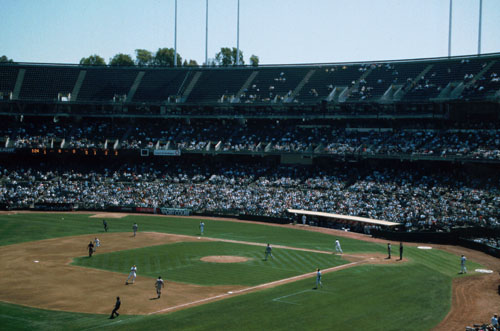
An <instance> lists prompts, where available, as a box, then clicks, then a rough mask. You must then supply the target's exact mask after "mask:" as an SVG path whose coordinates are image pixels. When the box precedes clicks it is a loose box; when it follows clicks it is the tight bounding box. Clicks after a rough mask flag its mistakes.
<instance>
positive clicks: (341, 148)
mask: <svg viewBox="0 0 500 331" xmlns="http://www.w3.org/2000/svg"><path fill="white" fill-rule="evenodd" d="M0 134H1V133H0ZM4 134H5V136H7V135H8V134H10V136H11V137H12V141H13V143H12V145H11V146H9V147H16V148H42V147H47V148H61V147H62V148H105V147H106V148H108V149H112V148H117V149H133V150H134V149H137V150H138V149H141V148H150V149H179V150H181V151H200V152H202V151H207V150H216V151H223V152H233V153H238V152H281V153H291V152H295V153H304V152H315V153H322V154H330V155H337V156H345V155H361V156H378V155H380V156H387V155H393V156H394V155H412V156H433V157H438V158H447V157H458V158H464V159H476V160H500V129H499V128H498V127H497V126H495V125H479V126H470V127H466V128H452V129H450V128H448V129H442V128H435V127H431V128H427V127H424V128H422V127H420V126H417V125H415V126H410V127H403V128H373V127H372V128H346V127H338V126H335V124H332V123H330V124H328V123H326V124H323V125H301V124H300V123H297V122H294V121H279V120H278V121H256V122H252V123H246V124H241V123H238V122H237V121H231V120H203V121H186V120H168V121H158V122H156V123H151V121H146V122H137V123H125V124H123V125H122V126H117V125H112V123H111V122H109V121H95V122H92V121H86V122H84V123H67V124H65V125H47V124H45V123H40V124H37V123H36V122H31V123H29V124H27V125H24V126H22V127H20V128H19V129H18V130H17V131H15V132H12V129H9V131H8V132H7V131H6V132H4ZM5 136H4V137H5Z"/></svg>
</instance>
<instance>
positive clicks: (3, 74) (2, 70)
mask: <svg viewBox="0 0 500 331" xmlns="http://www.w3.org/2000/svg"><path fill="white" fill-rule="evenodd" d="M18 71H19V67H17V66H11V65H0V92H12V91H13V90H14V86H15V85H16V79H17V72H18Z"/></svg>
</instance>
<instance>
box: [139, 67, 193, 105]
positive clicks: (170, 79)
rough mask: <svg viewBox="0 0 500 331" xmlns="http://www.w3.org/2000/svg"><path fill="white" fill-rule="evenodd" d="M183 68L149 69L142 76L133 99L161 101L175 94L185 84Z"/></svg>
mask: <svg viewBox="0 0 500 331" xmlns="http://www.w3.org/2000/svg"><path fill="white" fill-rule="evenodd" d="M189 72H190V71H187V70H185V69H149V70H146V72H145V74H144V77H142V81H141V84H140V85H139V87H138V88H137V91H136V92H135V95H134V99H133V101H137V102H163V101H165V100H168V97H169V96H176V95H178V93H180V88H181V86H182V85H183V83H184V85H187V83H188V82H184V81H185V80H186V75H188V73H189Z"/></svg>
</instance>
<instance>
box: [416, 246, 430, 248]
mask: <svg viewBox="0 0 500 331" xmlns="http://www.w3.org/2000/svg"><path fill="white" fill-rule="evenodd" d="M417 248H418V249H432V247H431V246H418V247H417Z"/></svg>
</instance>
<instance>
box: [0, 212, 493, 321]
mask: <svg viewBox="0 0 500 331" xmlns="http://www.w3.org/2000/svg"><path fill="white" fill-rule="evenodd" d="M92 216H93V215H92V214H81V213H78V214H76V213H65V214H64V218H65V221H64V222H65V223H63V225H62V226H63V227H64V228H67V229H72V231H69V232H74V235H71V236H66V234H64V236H62V237H61V236H60V235H58V232H54V230H55V228H54V227H55V226H57V227H59V226H61V223H60V222H61V221H59V217H57V215H55V214H50V213H49V214H33V213H17V214H12V213H11V214H10V215H7V214H0V226H2V227H5V226H8V224H10V223H11V222H17V223H18V224H19V223H20V224H22V225H27V224H28V223H34V224H36V223H37V222H41V223H40V226H43V227H45V228H47V229H48V231H47V233H38V232H34V233H31V234H30V235H29V236H27V237H23V236H19V235H18V234H17V233H16V231H13V232H12V233H11V235H10V236H9V238H2V237H0V238H1V239H2V242H6V240H7V244H4V245H2V246H0V256H1V262H2V265H4V266H5V268H3V269H2V270H0V276H1V277H2V279H4V282H1V283H0V301H3V302H5V303H9V305H5V304H2V305H0V307H1V309H2V310H5V309H8V310H9V311H13V312H14V311H16V309H22V310H23V311H25V312H23V314H25V313H29V311H30V308H28V307H34V308H38V309H44V311H46V314H49V315H50V314H54V313H56V312H57V311H61V312H62V311H64V312H67V313H66V314H75V313H76V314H78V313H87V314H95V318H92V321H88V323H90V324H88V326H90V325H96V326H97V325H99V324H98V323H99V322H98V319H99V316H107V315H109V311H110V305H105V304H103V302H111V304H112V303H113V299H114V298H115V297H116V296H117V295H119V296H120V299H121V302H122V304H121V308H120V316H119V317H116V318H117V319H121V320H122V322H121V323H120V327H123V326H125V325H129V326H130V327H133V325H137V324H136V323H138V320H137V321H136V319H137V318H138V316H150V317H147V318H149V319H150V321H149V322H148V325H151V326H152V325H154V324H155V323H156V322H155V321H156V319H157V318H158V317H159V316H165V318H166V320H165V318H163V317H162V318H161V321H162V323H167V324H169V323H170V322H168V321H169V320H170V318H173V320H175V319H176V318H175V316H177V314H182V315H184V314H188V315H189V314H190V313H189V312H190V311H191V310H192V309H195V310H196V312H195V314H200V313H201V312H202V311H204V310H207V314H209V315H210V314H212V313H210V312H211V311H213V309H216V310H218V309H224V310H226V309H229V310H231V308H229V306H227V304H226V303H231V302H234V304H236V302H240V301H241V299H240V298H243V297H244V298H245V302H246V305H249V307H250V306H253V305H254V304H253V303H252V302H253V301H254V300H255V304H256V305H258V303H259V302H261V303H263V302H266V304H265V306H266V307H267V305H269V304H271V305H272V304H273V303H274V304H275V305H285V306H286V309H287V310H288V309H304V308H305V307H307V306H308V305H309V304H310V301H311V300H319V301H318V302H325V303H327V302H329V300H333V301H337V300H346V302H350V300H348V299H347V298H348V297H349V296H355V297H359V296H360V295H362V294H361V292H360V291H363V290H364V289H366V290H368V289H370V290H371V291H372V292H373V291H374V289H373V284H378V285H377V286H378V287H379V288H380V291H382V292H385V293H386V295H389V293H388V292H387V291H388V290H389V288H390V289H391V290H390V291H391V294H390V296H389V297H390V298H391V299H390V300H391V301H393V300H394V301H395V302H397V300H399V299H398V296H399V295H401V296H403V297H405V296H406V295H407V294H408V292H411V293H413V295H415V300H424V302H425V301H427V300H430V301H427V302H428V305H429V308H432V309H428V310H425V309H424V311H425V313H426V314H430V315H429V316H434V315H435V316H436V317H434V318H432V320H431V321H430V322H429V324H428V325H429V327H430V326H432V324H434V326H435V325H437V324H438V322H439V321H440V320H442V319H443V318H445V317H446V315H447V311H448V309H449V308H446V307H450V306H449V304H452V307H451V311H450V312H449V313H448V315H447V316H448V317H446V320H449V319H450V318H453V319H457V318H458V319H459V320H460V319H462V320H464V319H466V318H467V314H465V315H463V316H461V317H459V315H456V312H455V311H457V312H459V313H460V314H463V308H461V307H466V308H467V309H468V310H469V311H473V312H474V313H475V314H476V313H477V311H478V310H480V309H481V308H480V307H479V306H476V305H477V304H479V302H477V301H475V300H476V299H474V298H475V297H478V296H480V297H482V299H483V300H484V299H485V298H486V299H487V298H488V296H487V295H485V289H483V287H487V286H488V283H489V282H491V281H494V277H495V275H492V274H489V275H481V276H478V275H479V274H478V273H475V272H472V271H471V272H469V274H474V276H472V277H470V276H466V277H459V278H457V277H456V276H457V275H456V274H455V272H456V271H457V270H456V266H457V264H456V263H455V262H456V261H455V259H456V256H455V255H453V254H449V253H446V252H445V251H443V249H444V250H449V251H451V252H456V248H448V247H444V246H438V245H433V248H434V249H433V250H425V251H423V250H419V249H418V248H417V247H416V246H417V245H414V244H410V243H407V244H406V246H407V247H406V249H405V257H404V259H403V260H402V261H398V260H397V259H392V260H387V259H386V258H385V257H386V254H385V251H384V248H383V245H385V244H386V242H385V241H381V240H377V239H374V238H370V237H367V236H365V235H361V234H355V233H345V232H340V231H336V230H330V229H321V228H312V227H311V228H309V227H308V228H304V227H302V226H301V227H300V228H299V227H296V226H293V225H280V226H277V225H273V226H271V227H270V226H269V225H264V224H259V223H255V222H241V221H232V220H228V219H225V220H221V219H214V218H208V219H204V222H205V223H208V224H209V226H210V229H211V234H212V236H211V237H208V236H205V237H203V238H199V237H198V233H197V232H198V230H199V229H198V228H197V225H196V223H198V222H199V219H198V218H194V217H188V218H178V217H166V216H163V217H158V216H139V215H129V216H126V215H124V214H120V215H119V217H121V218H110V217H108V223H110V229H111V230H110V231H108V232H104V230H103V229H102V223H101V219H102V218H101V216H102V215H100V216H99V218H95V217H92ZM109 216H112V215H109ZM130 220H138V221H140V224H143V225H144V227H143V228H145V229H148V230H152V229H153V228H156V231H146V230H145V231H143V232H141V236H137V237H135V238H134V237H133V236H131V235H130V232H129V230H128V226H129V225H128V223H129V222H130ZM42 224H43V225H42ZM52 228H54V230H52ZM92 229H94V232H92V231H91V230H92ZM228 230H230V231H231V233H236V234H237V235H235V237H234V238H236V237H237V238H238V239H237V240H235V239H231V235H230V234H229V235H228V233H229V232H228ZM270 230H272V231H270ZM81 231H83V232H87V233H85V234H84V233H81ZM79 232H80V233H79ZM259 233H260V234H261V235H262V236H263V237H264V238H263V239H261V241H260V242H255V241H253V240H252V238H256V237H261V236H257V235H256V234H259ZM67 234H70V233H67ZM97 235H99V238H100V242H101V246H100V247H99V250H98V251H97V252H96V253H95V254H94V256H93V257H92V258H88V257H86V256H85V250H84V249H85V247H82V246H81V243H82V242H83V243H85V242H86V241H88V238H94V237H96V236H97ZM46 236H49V237H53V238H51V239H44V237H46ZM340 237H341V238H342V239H341V240H342V244H343V250H344V254H342V256H340V255H337V254H335V248H334V243H335V240H336V238H340ZM277 238H280V239H277ZM14 239H15V240H14ZM245 239H246V240H245ZM9 241H10V242H9ZM13 241H16V242H17V243H14V242H13ZM268 241H271V242H273V243H276V244H273V254H274V257H275V258H274V259H269V260H268V261H263V260H262V249H263V248H265V247H266V246H267V242H268ZM294 242H295V243H296V245H294V244H293V243H294ZM394 244H395V243H394ZM84 246H85V245H84ZM214 253H215V254H214ZM228 253H229V254H228ZM455 254H456V253H455ZM229 255H233V256H229ZM467 255H468V256H470V258H469V261H468V263H470V264H469V267H470V270H474V269H476V268H479V267H489V268H492V269H494V270H496V269H495V267H494V263H492V262H493V261H492V260H491V258H489V257H487V256H485V255H484V254H480V253H477V252H476V253H472V254H471V253H470V252H468V253H467ZM493 259H494V258H493ZM35 260H36V261H38V263H35V262H34V261H35ZM206 260H208V261H210V262H205V261H206ZM214 262H216V263H214ZM217 262H225V263H217ZM227 262H229V263H227ZM231 262H232V263H231ZM477 262H480V264H477ZM132 264H137V267H138V270H139V272H138V276H137V278H136V281H135V283H134V284H133V285H129V286H124V285H123V279H124V276H126V275H127V274H128V271H129V270H128V269H129V267H130V265H132ZM269 264H271V265H269ZM318 264H320V265H321V273H322V284H323V287H320V288H318V290H316V291H318V293H319V292H321V294H320V296H318V295H316V294H315V292H309V291H310V290H311V289H312V287H313V286H314V285H315V279H316V266H317V265H318ZM123 266H125V268H123ZM221 268H222V269H221ZM219 269H220V270H219ZM422 272H423V273H422ZM158 274H161V275H162V278H163V279H164V281H165V288H164V289H163V291H162V296H161V298H156V292H155V291H154V289H153V285H152V284H154V282H155V279H156V278H157V277H158ZM424 274H427V276H426V277H428V281H431V283H428V281H426V282H425V283H422V284H421V285H419V281H418V278H420V277H423V275H424ZM469 274H467V275H469ZM384 275H385V276H384ZM372 277H373V278H372ZM380 277H382V278H380ZM391 277H392V278H393V280H390V278H391ZM400 277H403V278H401V279H400ZM477 277H480V278H481V279H482V281H481V282H477V281H474V280H475V279H477ZM414 278H417V279H414ZM452 278H455V279H454V280H453V291H454V293H455V292H456V291H459V292H460V293H461V296H455V295H453V302H452V301H448V300H451V299H452V297H450V296H449V294H448V295H447V294H446V293H448V292H447V290H446V289H450V288H451V285H452V283H451V280H452ZM382 279H386V280H385V281H382ZM403 279H405V282H406V283H407V284H408V286H409V287H410V286H416V287H417V290H418V287H420V286H424V287H425V288H426V291H427V293H428V294H429V295H426V296H422V294H421V293H418V291H417V292H414V290H411V289H405V288H404V286H403V287H401V285H402V284H400V280H403ZM353 281H354V282H356V283H358V282H359V284H358V285H357V286H356V288H353V287H352V286H353V285H352V282H353ZM415 281H416V283H415ZM385 282H387V283H386V284H385ZM471 282H472V283H471ZM481 284H483V285H481ZM471 285H472V288H473V291H468V287H470V286H471ZM62 288H64V291H61V289H62ZM443 290H444V292H443ZM322 291H323V292H322ZM377 291H378V290H376V291H375V292H377ZM382 292H381V293H382ZM405 293H406V294H405ZM436 295H437V297H440V298H441V299H443V301H441V300H438V301H437V302H434V301H435V298H434V299H431V298H432V297H435V296H436ZM463 295H465V297H463ZM426 297H427V298H428V299H425V298H426ZM155 298H156V299H155ZM153 299H155V300H153ZM235 300H236V301H235ZM385 300H386V299H384V302H385ZM405 300H406V299H405ZM455 300H460V302H456V301H455ZM369 301H370V300H369ZM447 301H448V302H449V303H448V305H447V304H446V302H447ZM463 301H465V302H463ZM234 304H231V305H234ZM352 304H355V303H354V302H353V303H352ZM358 304H359V303H358ZM374 304H375V302H374ZM407 304H410V306H411V308H412V309H415V307H414V306H413V304H412V303H411V302H409V303H408V302H407ZM436 304H437V306H436ZM492 304H493V303H492ZM12 305H14V306H12ZM15 305H21V306H15ZM219 305H221V307H220V308H217V307H218V306H219ZM350 305H351V304H348V307H350ZM494 305H495V304H493V306H494ZM288 306H293V307H294V308H290V307H288ZM363 306H365V305H364V304H361V305H360V306H359V308H358V309H367V308H368V307H367V306H365V308H363ZM440 306H441V307H440ZM15 307H26V308H15ZM209 307H210V308H209ZM223 307H224V308H223ZM256 307H257V306H256ZM348 307H346V308H345V309H350V308H348ZM438 307H440V308H438ZM475 307H476V308H475ZM268 308H269V307H268ZM276 308H278V307H276ZM266 309H267V308H266ZM339 309H340V310H341V311H344V308H342V307H339ZM370 309H373V308H370ZM51 312H53V313H51ZM193 312H194V311H193ZM436 312H437V314H436ZM201 315H202V316H201V317H200V318H201V319H202V320H204V319H205V318H208V315H207V317H203V316H204V315H205V314H204V313H201ZM92 316H94V315H92ZM134 316H135V317H134ZM153 316H156V317H153ZM169 316H171V317H169ZM469 316H470V315H469ZM145 318H146V317H145ZM243 318H244V316H243ZM173 320H172V321H173ZM6 322H7V323H10V322H9V320H6ZM58 323H63V324H59V325H61V326H62V325H64V323H65V322H63V321H60V322H58ZM86 323H87V322H86ZM95 323H97V324H95ZM128 323H130V324H128ZM149 323H152V324H149ZM214 323H216V324H219V323H221V322H220V321H219V322H217V321H214ZM294 323H295V322H294ZM223 324H224V323H223ZM299 324H300V323H299ZM110 325H111V324H110ZM113 325H114V324H113ZM221 325H222V324H221ZM446 325H449V322H448V323H447V324H446ZM82 327H83V326H82ZM186 327H187V325H186ZM416 329H419V328H416ZM437 329H439V328H437ZM443 329H446V327H444V328H443Z"/></svg>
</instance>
